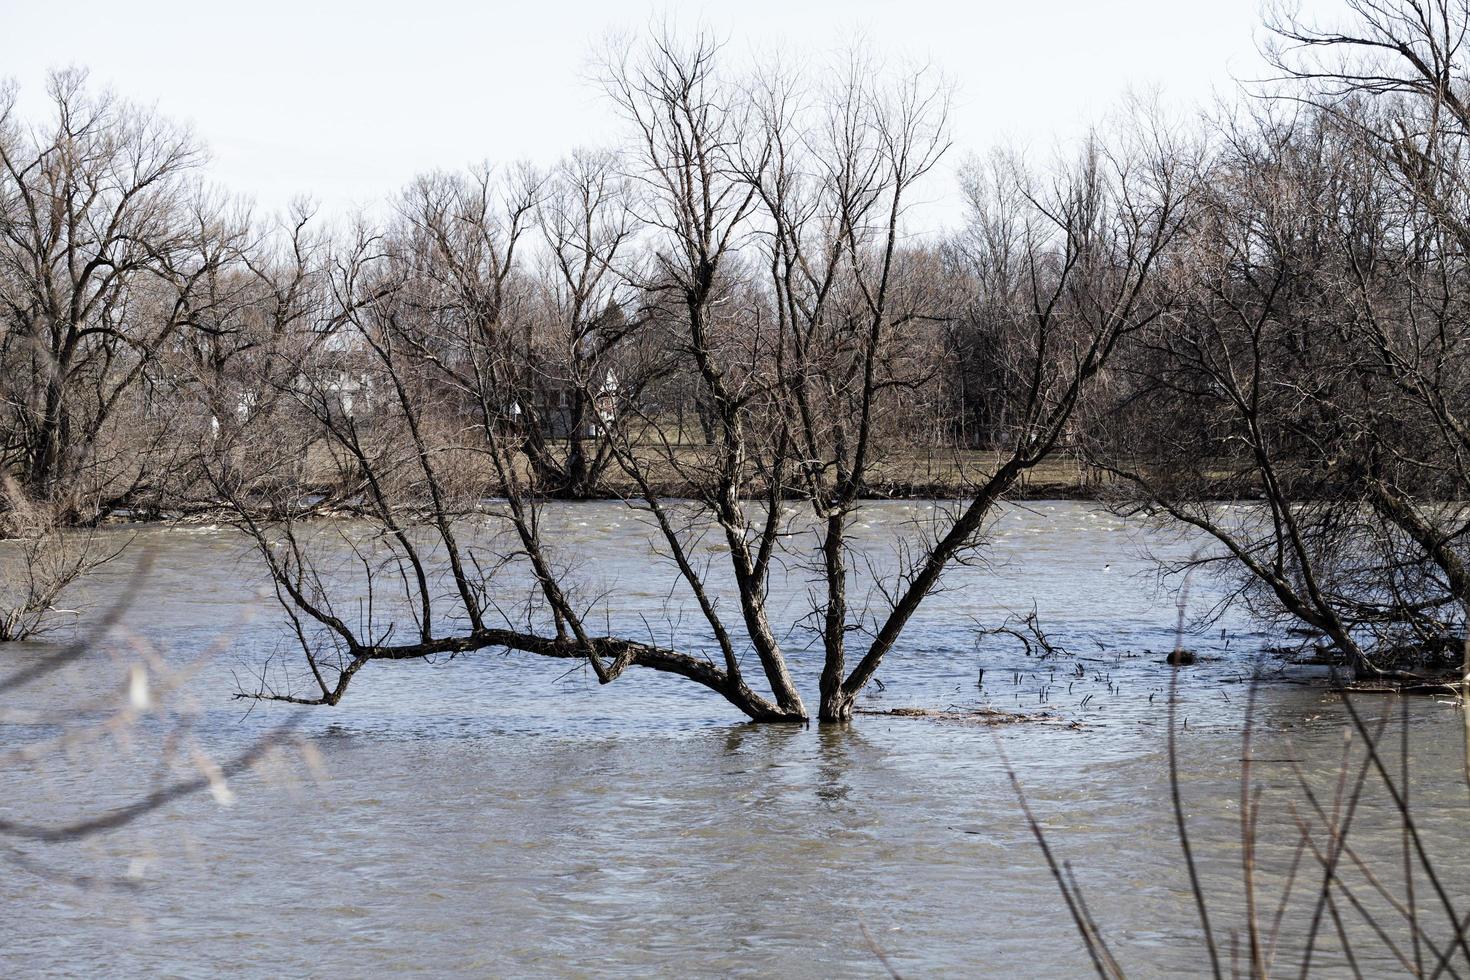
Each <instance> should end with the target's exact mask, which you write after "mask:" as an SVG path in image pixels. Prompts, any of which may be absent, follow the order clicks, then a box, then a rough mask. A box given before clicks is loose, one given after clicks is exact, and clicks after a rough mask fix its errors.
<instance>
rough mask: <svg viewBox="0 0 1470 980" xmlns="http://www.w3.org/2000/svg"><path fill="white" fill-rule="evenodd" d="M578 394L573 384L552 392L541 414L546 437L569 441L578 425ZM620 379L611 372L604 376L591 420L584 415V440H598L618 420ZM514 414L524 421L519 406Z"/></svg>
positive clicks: (562, 385)
mask: <svg viewBox="0 0 1470 980" xmlns="http://www.w3.org/2000/svg"><path fill="white" fill-rule="evenodd" d="M576 392H577V389H576V388H575V387H574V386H573V385H571V384H561V385H558V386H556V387H555V388H553V389H552V391H551V392H550V394H549V395H548V396H547V398H546V403H545V404H544V405H543V406H542V408H541V412H540V413H539V414H540V418H541V427H542V431H543V433H544V434H545V435H546V436H547V437H548V438H551V439H569V438H571V435H572V427H573V425H575V424H577V421H578V420H577V418H576V412H575V407H576ZM617 401H618V376H617V374H616V373H614V372H613V370H612V369H611V368H609V369H608V371H607V373H606V374H604V375H603V379H602V384H601V385H600V386H598V389H597V391H596V392H595V393H594V394H593V398H592V406H591V408H592V411H591V413H590V415H591V417H590V418H588V417H587V415H588V413H587V412H586V411H585V409H584V412H583V418H582V419H581V425H582V433H581V435H582V437H583V438H584V439H595V438H597V436H599V435H601V434H602V432H603V430H604V429H605V428H606V427H607V426H608V425H611V424H612V422H613V421H614V420H615V419H616V418H617ZM512 414H514V415H515V416H516V417H517V418H519V417H520V414H521V409H520V406H519V405H516V406H513V408H512Z"/></svg>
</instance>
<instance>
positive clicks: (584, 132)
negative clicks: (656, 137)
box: [0, 0, 1260, 215]
mask: <svg viewBox="0 0 1470 980" xmlns="http://www.w3.org/2000/svg"><path fill="white" fill-rule="evenodd" d="M670 11H673V12H675V17H676V20H677V22H678V23H679V24H681V25H698V24H701V23H702V24H703V25H705V26H707V27H709V28H711V29H713V30H714V31H716V32H717V33H718V34H719V35H721V36H723V37H726V38H728V41H729V44H730V46H731V50H732V53H735V54H737V55H746V54H749V53H752V52H754V53H759V52H762V51H765V50H768V49H771V48H774V47H783V48H784V49H786V50H788V51H795V52H798V53H801V54H803V55H807V54H808V53H809V54H810V56H812V57H826V56H829V55H830V54H831V53H832V52H833V51H835V50H837V49H839V48H841V47H843V46H845V45H846V44H847V43H848V42H849V41H850V40H851V39H852V38H853V37H854V36H855V35H858V36H862V37H865V38H866V39H867V40H868V42H869V45H870V47H871V48H873V49H874V50H875V51H876V52H877V53H879V54H880V55H882V56H885V57H889V58H893V59H902V58H909V59H913V58H917V59H925V60H930V61H933V62H934V63H935V64H937V65H938V66H940V67H941V68H942V69H943V70H944V71H945V72H946V73H947V74H948V75H949V76H950V77H951V78H952V79H953V80H954V82H955V83H956V84H957V89H958V91H957V104H956V107H955V112H954V136H955V143H956V148H957V152H956V153H955V155H954V156H953V158H952V161H953V162H957V161H958V160H959V159H961V158H962V156H963V154H964V153H965V152H968V151H984V150H985V149H987V148H989V147H991V146H994V145H997V144H999V143H1012V144H1015V143H1019V144H1021V145H1022V146H1024V147H1030V148H1033V149H1035V150H1036V151H1037V152H1049V151H1050V149H1051V148H1052V147H1053V146H1054V145H1055V144H1056V142H1057V141H1058V140H1065V139H1068V138H1075V137H1076V136H1077V135H1078V134H1079V133H1081V132H1083V131H1085V129H1086V126H1087V124H1088V123H1089V121H1091V120H1093V119H1095V118H1097V117H1099V116H1100V115H1102V114H1105V113H1106V112H1107V111H1108V110H1109V109H1110V108H1112V107H1115V106H1116V105H1117V103H1118V101H1119V100H1120V99H1121V98H1122V97H1123V96H1124V95H1125V94H1126V93H1127V92H1128V91H1129V90H1130V89H1133V90H1143V91H1147V90H1150V89H1152V88H1158V89H1160V90H1161V93H1162V95H1163V96H1164V97H1165V98H1166V99H1167V100H1169V101H1170V102H1173V103H1176V104H1181V105H1185V104H1192V103H1199V102H1204V101H1206V100H1209V99H1210V98H1211V97H1212V95H1213V94H1214V93H1215V92H1222V93H1228V92H1230V91H1232V90H1233V84H1234V83H1233V82H1232V77H1233V76H1235V77H1240V76H1244V77H1253V76H1255V75H1257V74H1259V71H1260V69H1259V60H1258V57H1257V54H1256V42H1257V40H1258V33H1259V32H1258V23H1259V20H1260V14H1259V0H1019V2H1000V0H981V2H975V0H970V2H962V0H952V2H951V0H904V2H898V3H879V2H873V0H847V2H804V0H739V2H722V3H703V2H694V3H681V4H678V5H677V6H672V5H668V4H659V3H650V2H648V0H540V2H534V3H515V4H509V3H491V2H480V3H475V2H469V0H411V2H408V3H404V2H401V0H395V2H388V0H353V2H347V0H330V2H318V0H256V2H251V3H229V4H224V3H209V2H201V0H189V2H176V0H169V2H156V0H139V2H135V3H129V4H122V3H117V2H116V0H110V2H100V0H72V2H69V3H65V4H63V3H58V2H49V0H0V72H3V73H4V74H6V75H10V76H12V77H13V78H15V80H16V81H18V82H19V83H20V85H21V87H22V91H23V93H24V95H25V96H26V103H27V104H28V105H30V106H35V105H36V104H37V103H36V97H37V96H38V95H39V93H40V90H41V86H42V82H43V79H44V76H45V72H46V71H47V69H49V68H54V67H62V66H66V65H70V64H74V65H79V66H83V67H86V68H88V69H90V70H91V72H92V76H93V79H94V81H95V82H97V83H99V84H102V85H109V86H112V87H113V88H115V89H116V90H117V91H118V92H120V93H121V94H123V95H126V96H128V97H129V98H132V99H135V100H138V101H143V102H147V103H152V104H155V105H156V106H157V107H158V108H159V109H160V110H161V111H163V112H164V113H166V114H167V115H169V116H172V117H174V118H176V119H179V120H183V121H187V122H189V123H190V124H192V125H193V127H194V128H195V130H196V132H197V133H198V134H199V135H200V136H201V137H202V138H203V139H204V141H205V142H206V143H207V144H208V146H209V148H210V150H211V153H212V157H213V161H212V164H211V172H212V174H213V176H214V177H215V178H216V179H217V180H219V181H220V182H221V183H223V184H224V185H225V186H226V187H228V188H230V189H231V190H233V191H235V192H237V193H242V194H244V195H247V196H249V197H251V198H253V199H254V200H255V202H256V203H257V205H258V206H259V207H261V208H262V209H266V210H272V209H277V208H280V207H282V206H283V205H284V204H285V203H286V202H288V201H289V200H290V199H291V198H292V197H293V196H295V195H302V194H305V195H309V196H311V197H313V198H315V199H316V200H317V201H318V202H319V203H320V204H321V205H322V207H323V209H324V211H325V212H326V213H328V214H334V215H340V214H344V213H346V212H348V211H351V210H352V209H354V208H356V207H359V206H372V205H373V204H374V203H375V202H378V201H381V200H382V199H384V198H385V197H386V196H387V195H389V194H391V193H393V192H394V191H396V190H397V189H398V188H400V187H402V186H403V185H404V184H405V183H406V182H407V181H408V180H409V178H410V177H412V176H413V175H414V174H415V173H417V172H420V171H423V170H426V169H431V168H436V167H438V168H450V167H459V166H463V165H465V164H468V163H472V162H475V161H480V160H491V161H511V160H517V159H530V160H532V161H536V162H543V163H549V162H551V161H553V160H555V159H556V158H557V157H558V156H560V155H561V154H563V153H564V152H566V151H567V150H568V149H571V148H573V147H576V146H579V145H583V146H585V145H595V144H597V143H600V142H606V141H608V140H609V139H610V138H611V136H612V135H613V127H614V126H615V121H614V120H613V119H612V118H610V113H609V111H608V107H607V105H606V103H605V102H603V101H602V98H601V96H600V95H599V94H598V92H597V91H596V89H595V87H594V86H592V85H590V84H588V82H587V80H586V76H587V72H588V59H589V55H590V54H591V52H592V51H593V49H594V48H595V47H596V45H597V44H598V42H599V41H600V40H601V39H602V38H604V37H605V36H606V35H607V34H608V32H610V31H618V30H626V29H636V28H638V27H640V26H643V25H646V24H648V23H649V22H650V20H651V19H653V18H658V17H662V16H664V15H665V14H666V13H668V12H670ZM948 180H949V178H948V176H947V175H945V176H941V177H940V179H939V183H938V184H936V185H935V186H934V187H933V188H932V189H931V193H932V194H935V195H939V196H941V197H942V196H943V195H944V194H945V193H946V192H947V188H948Z"/></svg>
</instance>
